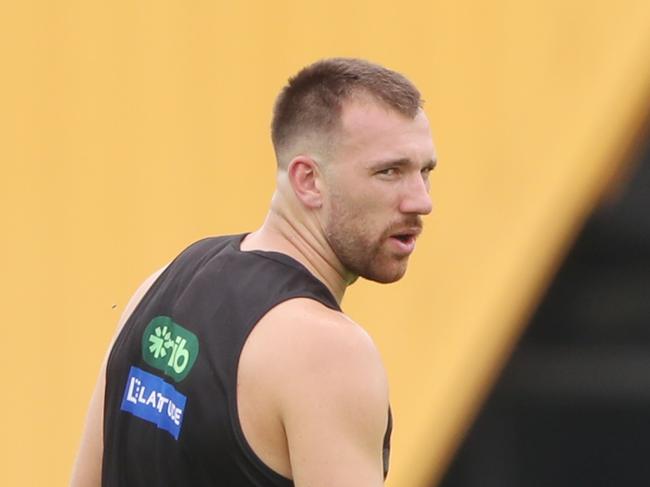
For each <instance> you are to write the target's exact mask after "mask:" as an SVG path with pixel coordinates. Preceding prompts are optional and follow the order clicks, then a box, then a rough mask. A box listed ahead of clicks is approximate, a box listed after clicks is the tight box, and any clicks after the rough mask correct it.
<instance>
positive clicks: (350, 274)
mask: <svg viewBox="0 0 650 487" xmlns="http://www.w3.org/2000/svg"><path fill="white" fill-rule="evenodd" d="M272 137H273V143H274V149H275V152H276V157H277V164H278V167H277V190H276V192H275V194H274V197H273V200H272V203H271V208H270V211H269V213H268V216H267V218H266V220H265V222H264V223H263V225H262V226H261V228H259V229H258V230H257V231H255V232H253V233H250V234H247V235H239V236H231V237H217V238H210V239H205V240H202V241H200V242H197V243H196V244H194V245H192V246H191V247H190V248H188V249H187V250H186V251H184V252H183V253H182V254H181V255H180V256H179V257H177V258H176V259H175V260H174V261H173V262H172V263H171V264H170V265H169V266H168V267H167V268H166V269H164V270H161V271H159V272H158V273H156V274H154V275H153V276H152V277H150V278H149V279H148V280H147V281H145V283H144V284H143V285H142V286H141V287H140V289H139V290H138V291H137V292H136V294H135V295H134V297H133V298H132V299H131V302H130V303H129V304H128V305H127V308H126V310H125V312H124V314H123V317H122V319H121V320H120V322H121V324H120V326H121V327H122V328H121V331H120V332H119V333H118V335H117V337H116V339H115V342H114V344H113V345H112V350H111V352H110V354H109V356H108V357H107V360H106V362H105V365H104V367H103V369H102V373H101V375H100V380H99V381H98V384H97V388H96V390H95V393H94V396H93V400H92V403H91V408H90V411H89V413H88V418H87V424H86V430H85V433H84V438H83V440H82V445H81V448H80V451H79V454H78V457H77V462H76V465H75V470H74V473H73V481H72V485H73V486H74V487H78V486H91V485H92V486H96V485H99V484H100V479H101V483H102V485H104V486H105V487H108V486H140V485H142V486H144V485H146V486H163V485H170V486H184V485H187V486H204V485H205V486H207V485H211V486H216V485H223V486H227V487H239V486H242V487H247V486H259V487H261V486H292V485H295V486H297V487H306V486H309V487H325V486H327V487H344V486H353V487H378V486H380V485H383V480H384V477H385V474H386V471H387V465H388V443H389V441H388V440H389V437H390V429H391V419H390V410H389V403H388V386H387V380H386V374H385V371H384V369H383V366H382V364H381V360H380V358H379V355H378V353H377V350H376V348H375V346H374V345H373V343H372V341H371V339H370V338H369V337H368V335H367V334H366V333H365V332H364V331H363V329H362V328H361V327H359V326H358V325H357V324H355V323H354V322H352V321H351V320H350V319H349V318H348V317H346V316H345V315H344V314H343V313H342V312H341V311H340V308H339V304H340V303H341V300H342V299H343V295H344V292H345V289H346V287H347V286H348V285H349V284H351V283H353V282H354V281H355V280H356V279H357V277H359V276H362V277H365V278H367V279H371V280H374V281H377V282H382V283H389V282H394V281H397V280H398V279H400V278H401V277H402V276H403V275H404V272H405V271H406V266H407V261H408V258H409V255H410V254H411V253H412V252H413V250H414V247H415V240H416V238H417V236H418V234H419V233H420V231H421V229H422V222H421V215H426V214H428V213H429V212H430V211H431V200H430V198H429V194H428V193H429V182H428V177H429V173H430V172H431V170H432V169H433V168H434V166H435V153H434V146H433V142H432V140H431V135H430V128H429V123H428V121H427V118H426V116H425V114H424V112H423V111H422V109H421V100H420V95H419V92H418V91H417V89H416V88H415V87H414V86H413V85H412V84H411V82H409V81H408V80H407V79H405V78H404V77H403V76H402V75H400V74H398V73H395V72H393V71H390V70H388V69H385V68H383V67H381V66H378V65H375V64H371V63H369V62H366V61H362V60H356V59H326V60H322V61H319V62H317V63H315V64H313V65H311V66H308V67H306V68H304V69H303V70H302V71H301V72H299V73H298V74H297V75H296V76H295V77H294V78H292V79H291V80H290V81H289V83H288V85H287V86H286V87H285V88H284V90H283V91H282V92H281V93H280V95H279V97H278V99H277V101H276V105H275V110H274V117H273V124H272ZM102 464H103V467H102Z"/></svg>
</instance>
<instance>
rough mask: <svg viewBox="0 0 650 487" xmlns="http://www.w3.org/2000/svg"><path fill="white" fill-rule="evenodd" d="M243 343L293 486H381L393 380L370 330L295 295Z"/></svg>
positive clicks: (258, 391) (274, 310) (339, 313)
mask: <svg viewBox="0 0 650 487" xmlns="http://www.w3.org/2000/svg"><path fill="white" fill-rule="evenodd" d="M246 348H247V353H246V357H247V358H246V359H245V362H246V365H245V368H246V369H247V370H249V371H253V370H254V371H255V374H254V382H255V383H256V394H259V396H258V397H263V398H264V401H263V403H264V404H265V405H266V406H267V408H269V410H270V411H273V413H272V416H273V417H275V418H277V420H276V423H277V424H278V425H281V426H280V431H282V432H283V436H284V438H283V442H282V443H283V444H284V445H285V446H284V448H286V451H287V453H286V458H287V459H290V466H287V469H288V470H290V474H291V476H292V478H293V479H294V482H295V485H296V486H302V485H310V486H318V487H320V486H325V485H364V486H366V485H368V486H370V485H373V486H375V485H377V486H378V485H381V484H382V483H383V482H382V480H383V470H382V469H383V463H382V448H383V438H384V434H385V432H386V426H387V420H388V382H387V379H386V373H385V370H384V367H383V364H382V361H381V358H380V356H379V352H378V351H377V348H376V347H375V345H374V343H373V341H372V339H371V338H370V336H369V335H368V333H367V332H366V331H365V330H364V329H363V328H362V327H361V326H359V325H358V324H356V323H355V322H354V321H352V320H351V319H350V318H349V317H347V316H346V315H344V314H343V313H341V312H338V311H335V310H332V309H329V308H327V307H326V306H324V305H322V304H320V303H318V302H316V301H313V300H310V299H292V300H290V301H286V302H284V303H282V304H280V305H278V306H276V307H275V308H273V309H272V310H271V311H269V312H268V313H267V314H266V315H265V316H264V318H263V319H262V320H261V321H260V322H259V323H258V324H257V326H256V327H255V328H254V329H253V332H252V333H251V336H250V337H249V340H248V342H247V344H246ZM240 378H241V376H240Z"/></svg>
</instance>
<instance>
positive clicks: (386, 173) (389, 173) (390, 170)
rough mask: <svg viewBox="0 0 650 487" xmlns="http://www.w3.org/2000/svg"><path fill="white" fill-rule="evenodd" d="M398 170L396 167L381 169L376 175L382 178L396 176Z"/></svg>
mask: <svg viewBox="0 0 650 487" xmlns="http://www.w3.org/2000/svg"><path fill="white" fill-rule="evenodd" d="M398 172H399V171H398V169H397V168H396V167H387V168H386V169H382V170H380V171H377V174H381V175H382V176H389V177H392V176H396V175H397V174H398Z"/></svg>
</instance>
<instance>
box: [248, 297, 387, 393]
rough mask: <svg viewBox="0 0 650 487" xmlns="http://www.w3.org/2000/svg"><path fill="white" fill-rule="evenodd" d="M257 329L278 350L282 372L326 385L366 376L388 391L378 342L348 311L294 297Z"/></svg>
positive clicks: (288, 377) (369, 384)
mask: <svg viewBox="0 0 650 487" xmlns="http://www.w3.org/2000/svg"><path fill="white" fill-rule="evenodd" d="M258 328H259V330H258V331H259V337H260V338H261V337H262V336H264V338H263V341H264V342H265V344H267V345H268V344H269V343H270V344H272V345H273V348H275V349H276V351H277V352H276V353H277V356H276V357H275V359H276V360H277V363H278V364H279V365H282V369H281V370H279V371H278V373H281V374H286V377H285V379H292V380H293V381H295V380H296V379H298V378H300V376H304V377H305V378H307V379H309V378H318V379H319V384H320V386H321V387H326V386H328V385H333V386H336V385H338V386H340V385H341V384H345V383H348V382H354V381H355V380H356V381H359V380H363V382H364V384H365V385H366V386H367V387H371V386H374V387H375V388H376V392H377V393H378V394H386V395H387V382H386V374H385V370H384V367H383V364H382V361H381V357H380V355H379V352H378V350H377V347H376V346H375V344H374V342H373V341H372V338H371V337H370V335H369V334H368V333H367V332H366V331H365V330H364V329H363V328H362V327H361V326H360V325H358V324H357V323H355V322H354V321H353V320H352V319H350V318H349V317H348V316H347V315H345V314H344V313H342V312H340V311H336V310H332V309H330V308H328V307H326V306H324V305H323V304H321V303H319V302H317V301H314V300H312V299H292V300H289V301H286V302H284V303H282V304H280V305H278V306H276V307H275V308H274V309H272V310H271V311H269V312H268V313H267V315H266V316H265V317H264V318H263V319H262V320H261V321H260V323H259V324H258ZM266 335H268V336H266ZM341 376H343V377H341ZM368 381H369V382H368ZM329 382H333V384H329Z"/></svg>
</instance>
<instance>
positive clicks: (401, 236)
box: [389, 228, 422, 255]
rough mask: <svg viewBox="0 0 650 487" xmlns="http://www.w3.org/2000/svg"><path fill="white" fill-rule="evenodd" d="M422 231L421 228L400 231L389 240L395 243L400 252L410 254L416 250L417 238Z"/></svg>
mask: <svg viewBox="0 0 650 487" xmlns="http://www.w3.org/2000/svg"><path fill="white" fill-rule="evenodd" d="M421 231H422V229H421V228H412V229H407V230H403V231H399V232H398V233H394V234H392V235H391V236H390V237H389V240H390V241H391V242H392V243H393V246H394V247H395V248H396V249H397V251H398V253H401V254H406V255H408V254H410V253H411V252H413V250H415V240H416V239H417V236H418V235H419V234H420V232H421Z"/></svg>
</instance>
